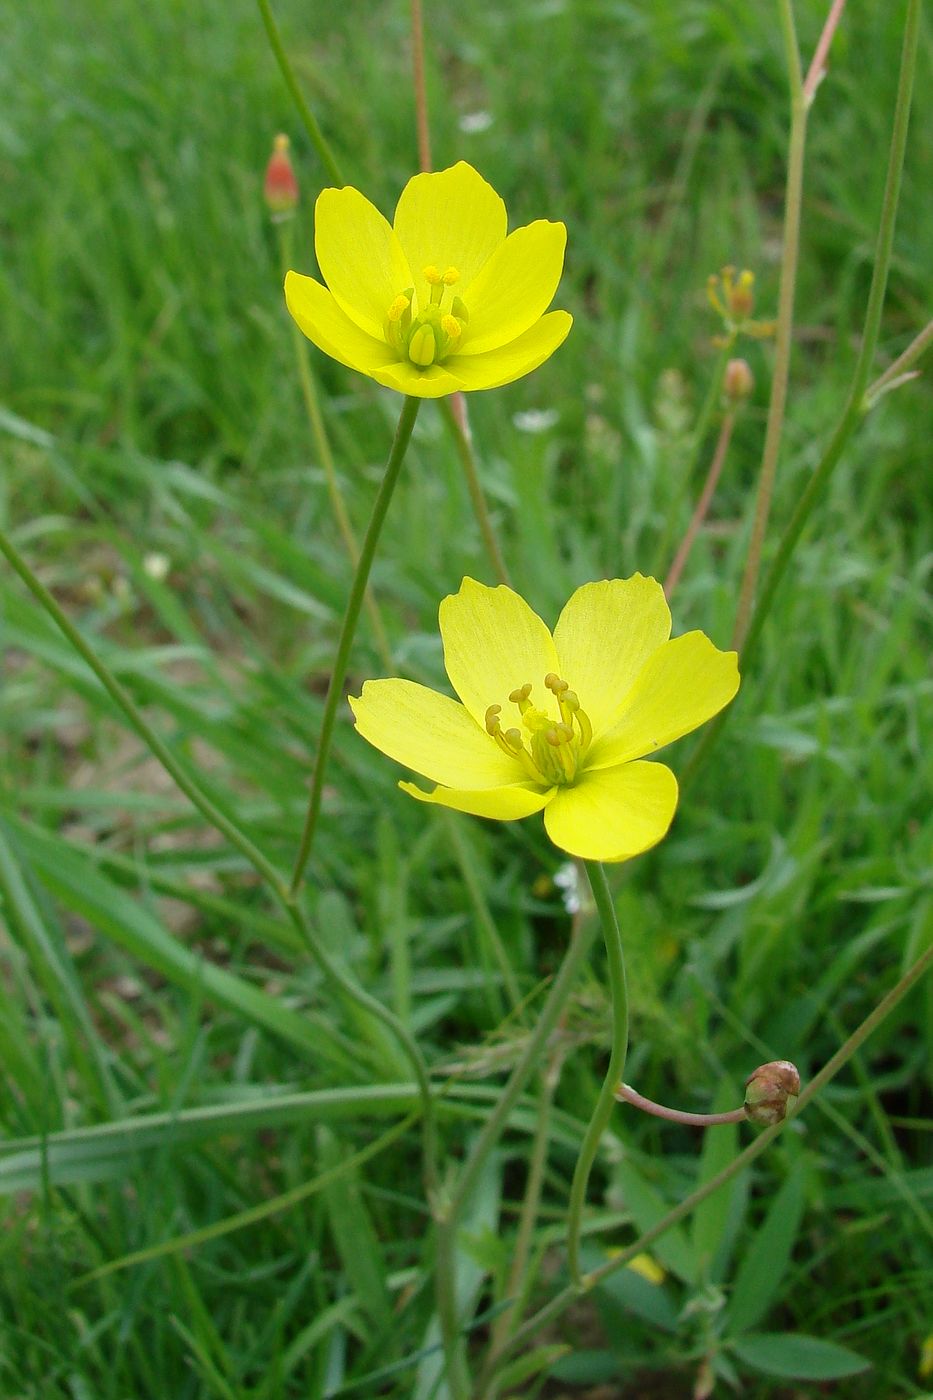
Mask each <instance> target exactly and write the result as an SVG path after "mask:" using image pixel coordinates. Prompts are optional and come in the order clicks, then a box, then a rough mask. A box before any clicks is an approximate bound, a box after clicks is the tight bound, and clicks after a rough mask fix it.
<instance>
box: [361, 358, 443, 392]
mask: <svg viewBox="0 0 933 1400" xmlns="http://www.w3.org/2000/svg"><path fill="white" fill-rule="evenodd" d="M372 377H373V379H375V380H377V381H378V383H380V384H384V385H385V386H386V388H387V389H397V390H398V392H399V393H400V394H411V395H413V396H414V397H415V398H416V399H442V398H444V397H445V395H447V394H456V393H457V392H458V390H460V389H462V388H463V382H462V380H460V379H458V378H457V377H456V376H455V375H453V374H451V373H450V371H449V369H448V368H447V366H446V365H430V366H429V367H428V368H427V369H419V368H418V366H417V365H413V364H412V363H411V362H410V361H409V360H395V361H394V362H393V363H392V364H388V365H382V366H381V367H380V368H379V369H377V370H374V371H373V375H372Z"/></svg>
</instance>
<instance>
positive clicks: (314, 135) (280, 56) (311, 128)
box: [257, 0, 344, 185]
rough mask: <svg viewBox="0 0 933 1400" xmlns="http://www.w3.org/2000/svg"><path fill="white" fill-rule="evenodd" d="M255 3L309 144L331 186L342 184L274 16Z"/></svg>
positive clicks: (265, 2)
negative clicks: (299, 82) (325, 172)
mask: <svg viewBox="0 0 933 1400" xmlns="http://www.w3.org/2000/svg"><path fill="white" fill-rule="evenodd" d="M257 3H258V5H259V13H260V14H261V15H262V22H263V24H264V25H265V28H266V36H267V38H268V40H269V44H270V46H271V48H272V52H273V53H274V54H275V57H276V61H277V63H278V65H279V68H280V70H281V73H282V77H283V78H284V79H285V86H286V87H287V88H288V90H289V92H290V93H291V95H292V100H293V102H294V104H295V106H296V107H297V109H298V115H299V116H300V117H301V120H302V122H303V123H304V128H305V131H307V133H308V135H309V137H310V138H311V144H312V146H313V147H314V149H315V150H316V151H317V153H318V156H319V157H320V160H321V164H322V165H323V166H324V169H325V170H326V171H327V174H328V175H329V176H330V178H331V180H332V181H333V183H334V184H335V185H343V183H344V181H343V176H342V175H341V174H340V168H339V166H338V165H337V162H336V161H335V160H334V157H333V153H332V152H331V149H330V146H329V145H328V144H327V141H326V140H325V137H324V133H323V132H322V130H321V128H320V126H319V125H318V121H317V118H316V117H315V115H314V113H313V112H312V111H311V108H310V107H309V106H308V104H307V102H306V101H305V99H304V96H303V95H302V91H301V88H300V87H299V86H298V79H297V78H296V77H295V70H294V69H293V68H292V65H291V63H290V62H289V59H288V54H287V53H286V52H285V46H284V44H283V43H282V36H281V34H280V33H279V27H278V25H277V24H276V22H275V16H274V15H273V13H272V9H271V7H270V5H269V0H257Z"/></svg>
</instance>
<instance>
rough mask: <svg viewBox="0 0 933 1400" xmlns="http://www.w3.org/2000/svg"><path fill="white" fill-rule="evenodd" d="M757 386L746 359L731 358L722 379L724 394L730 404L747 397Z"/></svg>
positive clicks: (739, 401)
mask: <svg viewBox="0 0 933 1400" xmlns="http://www.w3.org/2000/svg"><path fill="white" fill-rule="evenodd" d="M754 387H755V378H754V375H753V374H752V372H751V370H750V369H749V367H748V362H747V361H746V360H730V361H729V363H728V364H727V365H726V372H725V374H724V375H723V380H722V392H723V396H724V397H725V398H726V399H727V401H728V402H729V403H730V404H738V403H741V402H742V400H743V399H747V398H748V396H749V394H750V393H751V392H752V390H753V389H754Z"/></svg>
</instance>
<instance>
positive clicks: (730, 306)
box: [706, 267, 774, 345]
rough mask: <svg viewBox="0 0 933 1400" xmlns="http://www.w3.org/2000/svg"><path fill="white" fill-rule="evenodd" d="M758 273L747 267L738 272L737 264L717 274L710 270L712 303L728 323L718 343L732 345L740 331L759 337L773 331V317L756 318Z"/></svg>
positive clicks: (709, 296) (709, 290) (707, 292)
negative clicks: (768, 319) (756, 319)
mask: <svg viewBox="0 0 933 1400" xmlns="http://www.w3.org/2000/svg"><path fill="white" fill-rule="evenodd" d="M754 286H755V274H754V272H750V271H749V269H748V268H743V270H742V271H741V272H739V273H736V270H735V268H734V267H724V268H723V269H722V271H721V272H720V273H719V274H718V275H717V274H716V273H711V274H710V276H709V277H708V278H707V281H706V295H707V297H708V298H709V303H710V306H712V308H713V310H714V311H715V312H716V314H717V315H718V316H721V317H722V319H723V322H724V325H725V330H726V334H725V336H717V337H716V338H715V342H714V343H715V344H717V345H731V344H732V343H733V341H734V340H735V338H736V336H738V335H750V336H753V337H754V338H755V339H756V340H761V339H762V338H763V337H765V336H769V335H773V334H774V322H773V321H754V320H752V312H753V311H754V309H755V293H754V290H753V289H754Z"/></svg>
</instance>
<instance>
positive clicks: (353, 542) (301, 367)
mask: <svg viewBox="0 0 933 1400" xmlns="http://www.w3.org/2000/svg"><path fill="white" fill-rule="evenodd" d="M292 227H293V224H292V221H291V220H289V221H288V223H280V224H279V225H278V230H279V253H280V260H281V264H282V275H283V277H284V275H285V273H286V272H287V271H288V269H289V268H290V267H291V264H292V257H291V253H292ZM289 321H290V322H291V328H292V347H293V349H294V352H295V364H296V367H297V369H298V383H299V385H300V386H301V396H302V398H303V400H304V405H305V412H306V413H307V415H308V423H309V426H310V428H311V436H312V437H313V439H314V445H315V447H316V448H317V454H318V457H319V459H320V462H321V466H322V467H323V468H324V478H325V480H326V482H327V494H328V495H329V497H330V504H331V509H332V510H333V512H334V519H335V520H336V522H337V529H338V530H339V531H340V537H341V539H342V540H343V544H344V548H345V550H346V552H347V557H348V558H349V560H350V566H351V568H354V569H355V568H356V567H357V565H358V564H359V562H360V547H359V544H358V543H357V539H356V535H355V534H354V531H353V526H352V525H351V523H350V515H349V512H348V511H347V506H346V502H345V501H344V499H343V492H342V491H341V489H340V481H339V479H338V477H337V467H336V463H335V462H334V454H333V451H332V450H331V445H330V438H329V437H328V436H327V428H326V426H325V423H324V414H323V412H322V410H321V400H320V396H319V394H318V391H317V384H316V383H315V379H314V371H313V370H312V368H311V356H310V354H309V353H308V341H307V339H306V338H305V337H304V336H303V335H302V333H301V331H300V330H299V329H298V326H297V323H296V322H295V321H294V320H293V319H292V318H291V317H289ZM364 601H365V603H366V611H367V613H368V614H369V620H370V623H371V625H372V629H373V636H374V637H375V639H376V648H377V650H378V652H379V656H380V658H381V660H382V662H383V665H384V666H385V668H386V670H387V671H390V670H391V669H392V651H391V648H390V647H389V639H388V637H387V636H386V631H385V627H384V626H383V623H382V614H381V613H380V611H379V604H378V603H377V602H376V599H375V597H374V596H373V591H372V589H371V588H370V587H368V586H367V589H366V594H365V600H364Z"/></svg>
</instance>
